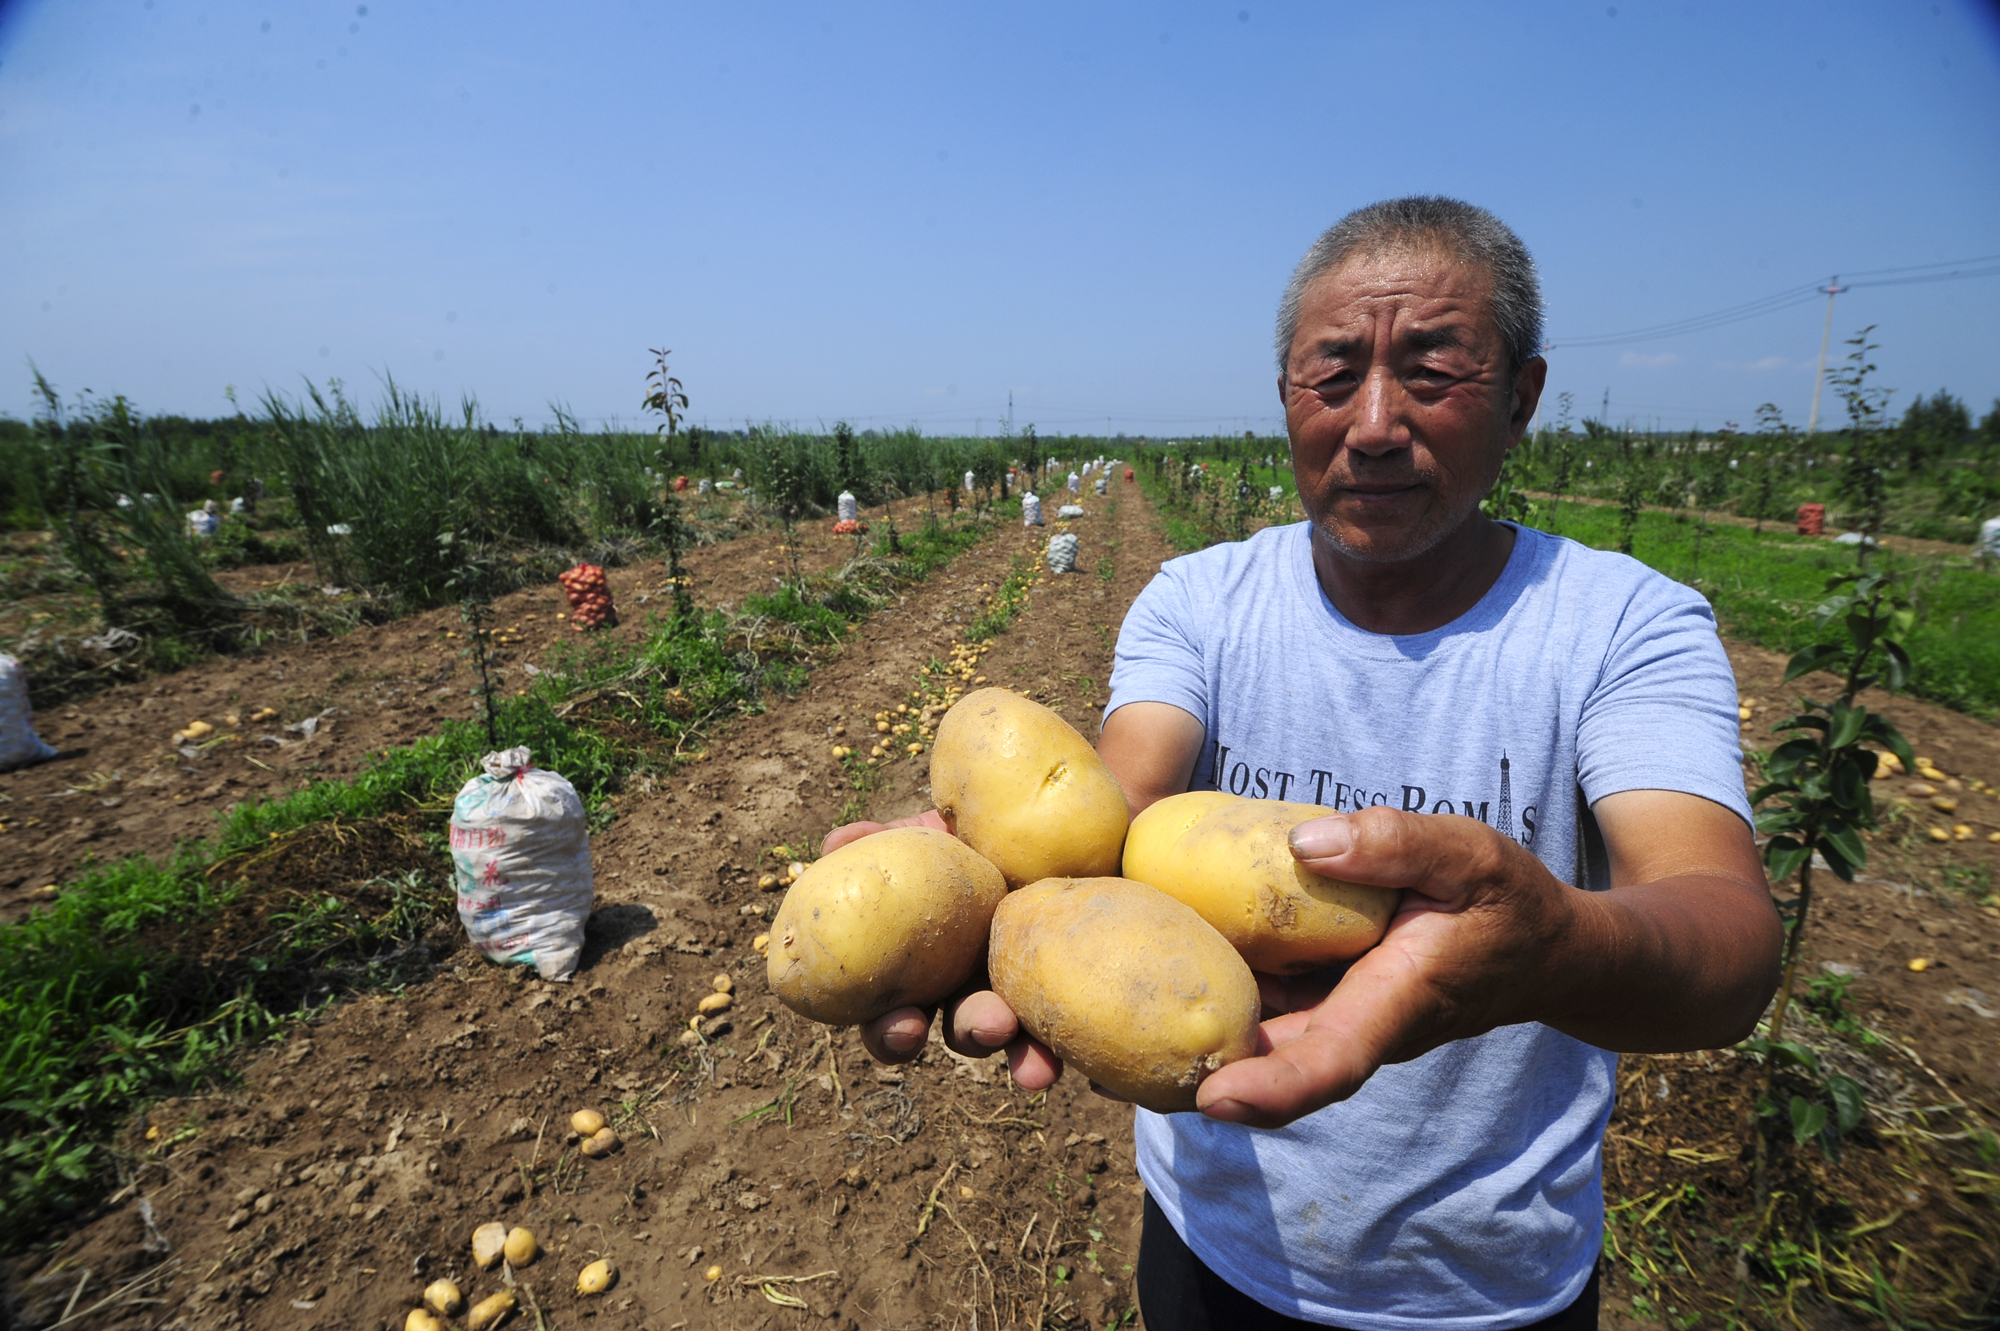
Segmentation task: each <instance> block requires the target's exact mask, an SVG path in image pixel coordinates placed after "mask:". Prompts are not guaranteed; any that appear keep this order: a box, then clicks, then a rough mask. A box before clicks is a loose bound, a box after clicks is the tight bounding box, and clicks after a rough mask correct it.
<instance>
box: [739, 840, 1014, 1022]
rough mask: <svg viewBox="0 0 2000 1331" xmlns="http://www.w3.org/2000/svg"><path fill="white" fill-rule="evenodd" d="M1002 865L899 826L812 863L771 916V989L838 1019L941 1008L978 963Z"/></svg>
mask: <svg viewBox="0 0 2000 1331" xmlns="http://www.w3.org/2000/svg"><path fill="white" fill-rule="evenodd" d="M1006 894H1007V883H1006V880H1005V879H1003V878H1002V877H1001V876H1000V871H999V870H998V869H996V868H994V867H993V866H992V865H991V864H988V863H987V862H986V861H985V860H983V859H981V858H980V857H979V856H978V855H976V854H975V853H973V851H972V850H970V849H969V848H968V847H967V846H966V845H965V843H964V842H962V841H959V840H957V839H955V838H953V837H950V836H947V835H946V834H944V833H943V832H939V831H937V830H935V829H933V828H928V827H898V828H892V829H890V830H889V831H887V832H877V833H876V834H875V835H873V836H868V837H863V838H861V840H859V841H853V842H849V843H848V844H847V845H845V846H842V847H841V848H840V849H839V850H836V851H834V852H833V853H832V854H831V855H828V856H825V857H824V858H822V859H820V860H818V861H816V862H815V863H814V864H813V865H812V867H811V868H809V869H807V870H806V872H805V876H804V877H802V878H800V879H799V881H798V882H797V883H796V884H794V885H793V887H792V889H791V890H790V891H789V892H787V893H786V894H785V900H784V903H783V904H782V905H780V906H779V907H778V915H777V918H776V919H775V920H773V921H772V922H771V943H770V948H769V952H768V956H769V962H768V973H769V976H770V982H771V989H772V991H773V992H774V993H776V994H777V995H778V998H779V1000H780V1001H781V1002H783V1003H784V1005H785V1006H786V1007H788V1008H790V1009H792V1011H794V1012H797V1013H799V1014H801V1015H802V1016H805V1017H809V1018H811V1019H812V1020H814V1021H823V1022H826V1023H828V1024H829V1025H833V1026H851V1025H855V1024H857V1023H860V1022H864V1021H873V1020H874V1019H875V1018H876V1017H879V1016H881V1015H882V1014H883V1013H885V1012H889V1011H892V1010H894V1009H896V1008H899V1007H905V1006H909V1005H916V1006H922V1005H924V1004H927V1003H935V1002H937V1001H938V1000H939V999H941V998H943V997H945V996H946V995H947V994H949V993H951V991H952V990H954V989H956V988H958V986H959V985H961V984H963V983H964V982H965V981H966V980H967V979H969V978H970V977H971V976H972V974H973V972H975V971H976V970H978V969H979V965H980V962H981V960H982V959H983V958H984V957H985V954H986V931H987V927H988V926H989V925H990V924H991V922H992V919H993V908H994V907H995V906H997V905H999V904H1000V898H1001V897H1003V896H1005V895H1006Z"/></svg>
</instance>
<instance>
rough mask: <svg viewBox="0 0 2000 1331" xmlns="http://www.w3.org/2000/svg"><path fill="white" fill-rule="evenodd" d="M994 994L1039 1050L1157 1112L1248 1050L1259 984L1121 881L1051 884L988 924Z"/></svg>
mask: <svg viewBox="0 0 2000 1331" xmlns="http://www.w3.org/2000/svg"><path fill="white" fill-rule="evenodd" d="M987 965H988V968H989V970H990V973H991V975H992V977H993V988H994V991H995V992H996V993H998V994H999V995H1000V996H1001V997H1002V998H1004V999H1006V1000H1007V1004H1008V1006H1010V1007H1012V1008H1013V1009H1014V1012H1015V1014H1016V1015H1017V1016H1019V1017H1020V1019H1021V1025H1022V1026H1024V1027H1025V1028H1026V1029H1027V1031H1028V1033H1029V1034H1031V1035H1033V1036H1034V1037H1035V1038H1036V1039H1037V1040H1040V1041H1041V1042H1042V1043H1043V1044H1046V1045H1047V1046H1048V1047H1049V1048H1051V1049H1053V1050H1054V1051H1055V1052H1056V1054H1057V1055H1058V1056H1059V1057H1060V1058H1061V1059H1062V1060H1063V1061H1064V1062H1065V1063H1067V1064H1069V1065H1070V1066H1071V1067H1073V1068H1074V1069H1076V1070H1077V1071H1078V1072H1081V1073H1083V1074H1084V1075H1085V1076H1087V1077H1089V1078H1090V1079H1091V1080H1092V1081H1094V1082H1096V1083H1097V1084H1098V1085H1100V1086H1103V1087H1104V1088H1105V1089H1107V1090H1110V1091H1113V1092H1116V1093H1117V1094H1119V1095H1122V1096H1124V1097H1125V1098H1126V1099H1128V1100H1131V1101H1133V1102H1134V1103H1136V1104H1140V1105H1144V1106H1145V1107H1146V1108H1148V1109H1151V1110H1155V1111H1156V1112H1158V1113H1162V1114H1167V1113H1172V1112H1174V1111H1176V1110H1186V1109H1193V1108H1194V1095H1195V1089H1196V1088H1197V1087H1199V1086H1200V1085H1201V1083H1202V1079H1203V1078H1205V1077H1207V1076H1208V1074H1209V1073H1211V1072H1214V1071H1215V1070H1216V1069H1217V1068H1219V1067H1222V1066H1223V1065H1224V1064H1227V1063H1233V1062H1235V1061H1236V1060H1237V1059H1239V1058H1247V1057H1249V1056H1250V1055H1251V1054H1252V1053H1254V1052H1255V1051H1256V1048H1257V1015H1258V1012H1259V1010H1260V1003H1259V1000H1258V997H1257V980H1256V977H1255V976H1253V975H1251V973H1250V967H1249V966H1247V965H1246V964H1244V961H1243V958H1241V957H1239V956H1238V955H1236V953H1235V951H1234V950H1232V949H1231V948H1230V946H1229V944H1228V943H1227V942H1226V941H1225V940H1224V939H1223V937H1222V935H1220V934H1218V933H1217V932H1216V931H1215V930H1214V929H1212V928H1210V927H1209V926H1208V925H1207V924H1206V923H1205V922H1204V921H1203V920H1202V918H1201V917H1200V916H1199V915H1197V914H1195V913H1194V912H1193V911H1192V910H1190V909H1188V908H1187V907H1186V906H1183V905H1182V904H1181V903H1180V902H1178V901H1175V900H1174V899H1173V898H1172V897H1169V896H1167V895H1166V894H1165V893H1163V892H1159V891H1156V890H1155V889H1153V888H1150V887H1147V886H1146V885H1145V884H1143V883H1135V882H1132V881H1131V880H1130V879H1125V878H1049V879H1044V880H1043V881H1041V882H1039V883H1035V884H1032V885H1031V886H1028V887H1024V888H1022V889H1021V890H1020V891H1018V892H1015V893H1012V894H1011V895H1009V896H1008V897H1007V899H1006V900H1005V901H1002V902H1001V903H1000V908H999V909H998V910H996V911H995V912H994V913H993V939H992V946H991V950H990V953H989V955H988V958H987Z"/></svg>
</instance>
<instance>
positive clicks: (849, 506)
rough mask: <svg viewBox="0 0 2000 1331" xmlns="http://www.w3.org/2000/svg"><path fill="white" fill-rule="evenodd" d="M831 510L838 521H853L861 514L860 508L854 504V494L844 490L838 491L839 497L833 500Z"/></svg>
mask: <svg viewBox="0 0 2000 1331" xmlns="http://www.w3.org/2000/svg"><path fill="white" fill-rule="evenodd" d="M833 511H834V513H835V514H836V515H837V518H836V520H837V521H840V522H854V521H856V520H857V519H859V518H860V516H861V512H860V510H859V509H857V508H856V507H855V506H854V496H853V495H851V494H849V493H848V492H847V491H845V490H842V491H841V492H840V498H838V499H836V500H834V501H833Z"/></svg>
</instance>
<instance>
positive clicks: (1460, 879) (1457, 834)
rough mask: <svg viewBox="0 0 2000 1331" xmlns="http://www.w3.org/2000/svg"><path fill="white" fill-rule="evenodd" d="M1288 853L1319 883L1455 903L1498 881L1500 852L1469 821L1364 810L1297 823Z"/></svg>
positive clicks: (1483, 829)
mask: <svg viewBox="0 0 2000 1331" xmlns="http://www.w3.org/2000/svg"><path fill="white" fill-rule="evenodd" d="M1291 849H1292V856H1293V858H1295V859H1296V860H1298V862H1299V863H1300V865H1302V866H1303V867H1304V868H1306V869H1308V870H1310V871H1312V872H1313V873H1316V874H1320V875H1323V876H1324V877H1327V878H1339V879H1343V880H1345V881H1347V882H1350V883H1365V884H1367V885H1369V886H1372V887H1402V888H1409V889H1411V890H1412V891H1414V892H1417V893H1419V894H1421V895H1422V896H1424V897H1428V898H1431V899H1433V900H1438V901H1447V902H1457V901H1463V900H1464V899H1465V898H1466V897H1467V896H1468V895H1470V894H1472V893H1473V892H1474V891H1476V890H1477V888H1478V887H1479V886H1481V885H1483V884H1486V883H1490V882H1493V881H1496V880H1497V879H1499V878H1500V876H1501V875H1502V874H1503V872H1504V871H1505V868H1506V856H1507V849H1508V848H1507V845H1505V844H1503V843H1502V841H1501V839H1500V838H1498V837H1496V836H1495V835H1494V834H1493V829H1491V828H1489V827H1488V826H1487V825H1486V824H1485V823H1482V822H1480V821H1479V820H1478V819H1477V818H1467V817H1463V816H1461V815H1459V814H1436V813H1403V812H1401V811H1399V810H1396V809H1365V810H1363V811H1362V812H1360V813H1352V814H1340V813H1337V814H1330V815H1328V816H1327V817H1325V818H1314V819H1311V820H1310V821H1307V822H1303V823H1300V824H1299V825H1298V826H1297V827H1295V828H1293V829H1292V832H1291ZM1406 908H1407V907H1406Z"/></svg>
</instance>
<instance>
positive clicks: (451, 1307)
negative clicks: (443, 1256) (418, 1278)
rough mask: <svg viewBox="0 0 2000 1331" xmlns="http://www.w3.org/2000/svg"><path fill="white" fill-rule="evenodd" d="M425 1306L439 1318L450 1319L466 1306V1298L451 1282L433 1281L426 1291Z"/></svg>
mask: <svg viewBox="0 0 2000 1331" xmlns="http://www.w3.org/2000/svg"><path fill="white" fill-rule="evenodd" d="M424 1306H425V1307H426V1308H429V1309H430V1310H431V1311H432V1312H434V1313H436V1314H437V1315H438V1316H439V1317H450V1316H452V1315H453V1314H454V1313H456V1312H457V1311H458V1310H459V1309H460V1308H463V1307H464V1306H465V1297H464V1296H463V1295H462V1294H460V1293H459V1292H458V1286H457V1285H454V1284H452V1283H451V1282H450V1281H449V1280H433V1281H432V1282H431V1283H430V1287H429V1288H428V1289H426V1290H424Z"/></svg>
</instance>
